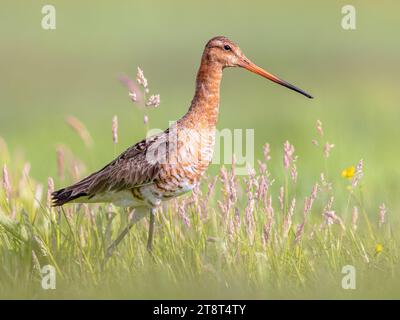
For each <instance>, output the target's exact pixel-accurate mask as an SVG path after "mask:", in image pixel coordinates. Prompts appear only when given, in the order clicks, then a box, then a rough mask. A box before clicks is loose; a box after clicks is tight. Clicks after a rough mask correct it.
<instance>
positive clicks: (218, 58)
mask: <svg viewBox="0 0 400 320" xmlns="http://www.w3.org/2000/svg"><path fill="white" fill-rule="evenodd" d="M203 59H205V60H207V61H209V62H213V63H218V64H219V65H220V66H221V67H222V69H223V68H227V67H241V68H245V69H247V70H249V71H251V72H253V73H256V74H258V75H260V76H262V77H264V78H266V79H269V80H271V81H273V82H275V83H278V84H280V85H282V86H284V87H286V88H289V89H291V90H294V91H296V92H298V93H301V94H302V95H304V96H306V97H307V98H311V99H312V96H311V95H309V94H308V93H306V92H305V91H303V90H301V89H299V88H297V87H295V86H294V85H292V84H290V83H288V82H286V81H285V80H282V79H280V78H278V77H277V76H275V75H273V74H271V73H269V72H267V71H265V70H264V69H262V68H260V67H259V66H257V65H256V64H254V63H253V62H251V61H250V60H249V59H248V58H247V57H246V56H245V55H244V54H243V52H242V50H241V49H240V48H239V46H238V45H237V44H236V43H234V42H232V41H231V40H229V39H228V38H226V37H223V36H219V37H214V38H212V39H211V40H209V41H208V42H207V44H206V47H205V49H204V53H203Z"/></svg>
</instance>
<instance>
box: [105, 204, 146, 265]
mask: <svg viewBox="0 0 400 320" xmlns="http://www.w3.org/2000/svg"><path fill="white" fill-rule="evenodd" d="M143 217H144V212H142V211H139V210H136V209H135V212H134V215H133V216H132V218H131V219H129V221H128V225H127V226H126V227H125V229H124V230H122V232H121V233H120V234H119V235H118V237H117V239H115V240H114V241H113V243H111V245H110V246H109V247H108V248H107V251H106V256H105V259H104V260H105V261H104V262H105V263H106V262H107V260H108V259H109V258H110V257H111V256H112V254H113V252H114V250H115V249H116V248H117V246H118V244H119V243H120V242H121V241H122V240H123V239H124V238H125V236H126V235H127V234H128V232H129V230H130V229H131V228H132V226H133V225H134V224H136V223H137V222H138V221H139V220H140V219H141V218H143Z"/></svg>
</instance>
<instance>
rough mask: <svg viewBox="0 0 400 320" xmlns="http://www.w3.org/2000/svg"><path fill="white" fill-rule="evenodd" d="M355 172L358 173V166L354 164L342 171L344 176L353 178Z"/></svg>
mask: <svg viewBox="0 0 400 320" xmlns="http://www.w3.org/2000/svg"><path fill="white" fill-rule="evenodd" d="M355 173H356V168H355V167H354V166H351V167H348V168H346V169H344V170H343V171H342V177H343V178H347V179H351V178H353V176H354V174H355Z"/></svg>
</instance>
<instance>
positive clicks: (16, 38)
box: [0, 0, 400, 210]
mask: <svg viewBox="0 0 400 320" xmlns="http://www.w3.org/2000/svg"><path fill="white" fill-rule="evenodd" d="M48 3H49V2H48V1H29V2H28V1H2V3H1V10H0V39H1V44H0V46H1V50H0V57H1V59H0V110H1V117H0V136H2V137H3V138H4V139H5V140H6V141H7V143H8V145H9V147H10V149H11V150H12V152H14V153H18V152H22V153H23V156H24V158H26V159H28V160H29V161H30V162H31V164H32V175H33V176H34V177H36V178H37V179H40V180H42V181H45V179H46V178H47V176H55V175H56V154H55V147H56V145H57V144H58V143H63V144H65V145H67V146H68V147H69V148H71V150H72V151H73V152H74V154H75V155H77V156H78V157H79V158H80V159H82V160H83V161H85V163H86V164H87V167H88V168H87V169H88V170H89V171H90V170H95V169H97V168H99V167H100V166H102V165H104V164H105V163H107V162H108V161H110V160H111V159H112V158H113V157H114V155H115V151H114V146H113V144H112V140H111V118H112V116H113V115H118V117H119V122H120V130H119V134H120V143H119V144H118V146H117V148H118V150H117V151H118V152H119V151H122V150H124V149H125V148H126V147H128V146H129V145H131V144H133V143H134V142H136V141H138V140H139V139H141V138H143V135H144V128H143V123H142V119H143V118H142V117H143V115H142V113H141V112H140V111H139V110H137V109H136V108H135V107H134V106H133V105H132V103H131V102H130V101H129V98H128V96H127V90H126V88H124V87H123V86H122V85H121V84H120V83H119V82H118V81H117V75H118V74H119V73H121V72H123V73H126V74H128V75H130V76H131V77H134V76H135V74H136V66H141V67H142V68H143V70H144V72H145V75H146V77H147V78H148V80H149V83H150V89H151V90H152V92H154V93H160V94H161V101H162V103H161V107H160V108H159V109H157V110H155V111H153V112H151V113H150V121H151V126H152V127H156V128H165V127H167V126H168V122H169V121H170V120H175V119H177V118H179V117H180V116H181V115H183V114H184V112H186V110H187V107H188V106H189V104H190V101H191V98H192V95H193V91H194V80H195V74H196V71H197V68H198V65H199V61H200V56H201V53H202V50H203V47H204V44H205V43H206V41H207V40H208V39H209V38H211V37H213V36H216V35H225V36H227V37H229V38H231V39H232V40H233V41H235V42H237V43H238V44H239V45H240V47H241V48H242V50H243V52H244V53H245V54H246V55H247V56H248V57H249V58H250V59H252V60H253V61H254V62H255V63H257V64H258V65H260V66H261V67H263V68H265V69H266V70H268V71H270V72H272V73H275V74H277V75H279V76H281V77H282V78H283V79H285V80H287V81H289V82H291V83H293V84H295V85H298V86H299V87H300V88H302V89H304V90H306V91H308V92H310V93H311V94H313V95H314V97H315V99H314V100H313V101H310V100H308V99H306V98H304V97H302V96H301V95H298V94H296V93H293V92H291V91H289V90H286V89H284V88H282V87H278V86H276V85H274V84H272V83H271V82H267V81H266V80H265V79H262V78H260V77H257V76H255V75H253V74H250V73H248V72H246V71H244V70H238V69H228V70H226V71H225V72H224V74H225V75H224V79H223V83H222V89H221V113H220V121H219V125H218V127H219V128H220V129H222V128H232V129H233V128H244V129H245V128H254V129H255V144H256V148H255V149H256V151H257V154H256V159H257V158H259V157H261V156H262V145H263V144H264V143H265V142H270V143H271V146H272V156H273V158H275V160H276V161H275V162H274V165H275V166H278V165H280V164H281V161H280V157H281V148H282V145H283V142H284V141H285V140H286V139H288V140H289V141H290V142H292V143H293V144H294V145H295V146H296V151H297V153H298V155H299V162H298V166H299V172H300V175H299V179H300V184H304V185H307V186H310V183H312V182H313V181H315V180H316V179H318V173H319V172H321V170H322V168H321V167H320V166H321V151H320V150H317V149H316V148H315V147H314V146H312V144H311V139H312V138H313V137H314V136H315V121H316V120H317V119H320V120H321V121H322V122H323V124H324V128H325V132H326V136H327V138H328V140H329V141H330V142H332V143H334V144H335V145H336V147H335V148H334V150H333V151H332V156H331V158H330V162H329V166H330V168H329V170H330V175H331V179H338V181H341V180H340V179H341V178H340V171H341V170H342V169H343V168H345V167H348V166H349V165H353V164H356V163H357V161H358V160H359V159H361V158H363V159H364V160H365V163H366V167H365V171H366V177H365V181H366V182H365V186H366V187H365V189H366V194H367V195H370V197H369V199H368V201H370V202H371V205H372V206H373V207H377V205H378V204H379V203H380V202H387V204H388V206H389V208H390V209H392V210H394V209H395V208H399V207H400V205H399V201H398V196H399V176H400V168H399V164H398V158H399V155H400V145H399V143H398V142H397V140H398V138H399V137H400V126H399V120H400V108H399V103H398V101H399V98H400V90H399V78H398V75H399V71H400V63H399V56H400V42H399V41H398V35H396V33H397V31H398V30H399V27H400V19H399V10H400V3H396V2H394V1H380V2H379V3H377V2H372V1H370V2H367V1H352V4H353V5H354V6H355V7H356V10H357V11H356V12H357V29H356V30H353V31H346V30H343V29H342V28H341V19H342V13H341V8H342V6H343V5H345V4H347V1H346V2H345V1H331V2H329V3H328V2H327V1H324V2H322V1H282V0H279V1H207V0H203V1H201V2H200V1H199V2H194V1H118V2H112V1H96V2H94V1H80V2H73V1H51V2H50V3H51V4H53V5H54V6H55V7H56V10H57V29H56V30H52V31H45V30H43V29H42V28H41V19H42V14H41V8H42V6H43V5H45V4H48ZM66 115H74V116H76V117H77V118H78V119H80V120H81V121H82V122H83V123H85V124H86V126H87V127H88V129H89V131H90V132H91V135H92V136H93V138H94V140H95V144H94V146H93V148H91V149H86V148H85V146H84V145H83V144H82V142H81V141H80V140H79V138H78V136H77V135H76V134H75V133H73V132H72V131H71V129H70V128H69V127H68V126H67V125H66V124H65V121H64V119H65V116H66ZM278 158H279V161H278V160H277V159H278ZM218 168H219V166H218V165H214V166H212V168H210V172H215V171H216V170H218ZM343 184H345V182H343ZM308 189H309V187H307V192H308Z"/></svg>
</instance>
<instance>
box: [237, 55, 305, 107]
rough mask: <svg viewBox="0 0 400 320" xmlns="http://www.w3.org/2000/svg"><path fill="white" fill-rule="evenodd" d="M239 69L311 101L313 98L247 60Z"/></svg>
mask: <svg viewBox="0 0 400 320" xmlns="http://www.w3.org/2000/svg"><path fill="white" fill-rule="evenodd" d="M240 67H242V68H245V69H247V70H249V71H251V72H253V73H256V74H258V75H260V76H262V77H264V78H266V79H269V80H271V81H273V82H275V83H278V84H280V85H281V86H284V87H286V88H289V89H291V90H293V91H296V92H298V93H301V94H302V95H304V96H306V97H307V98H310V99H313V97H312V96H311V95H309V94H308V93H307V92H305V91H303V90H301V89H299V88H297V87H295V86H294V85H292V84H290V83H289V82H286V81H285V80H282V79H279V78H278V77H277V76H274V75H273V74H271V73H269V72H267V71H265V70H264V69H262V68H260V67H259V66H257V65H255V64H254V63H253V62H251V61H249V60H247V59H245V60H243V62H242V63H241V64H240Z"/></svg>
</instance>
